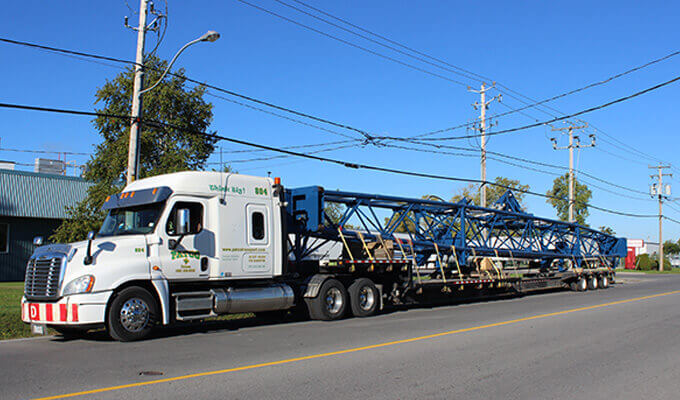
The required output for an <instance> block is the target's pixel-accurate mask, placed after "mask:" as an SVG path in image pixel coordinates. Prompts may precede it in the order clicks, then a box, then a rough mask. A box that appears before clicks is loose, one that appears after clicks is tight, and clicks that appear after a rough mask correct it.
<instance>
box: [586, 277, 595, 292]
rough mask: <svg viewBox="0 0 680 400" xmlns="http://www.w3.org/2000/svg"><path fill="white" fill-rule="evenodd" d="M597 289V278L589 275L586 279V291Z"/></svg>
mask: <svg viewBox="0 0 680 400" xmlns="http://www.w3.org/2000/svg"><path fill="white" fill-rule="evenodd" d="M595 289H597V276H595V275H591V276H589V277H588V290H595Z"/></svg>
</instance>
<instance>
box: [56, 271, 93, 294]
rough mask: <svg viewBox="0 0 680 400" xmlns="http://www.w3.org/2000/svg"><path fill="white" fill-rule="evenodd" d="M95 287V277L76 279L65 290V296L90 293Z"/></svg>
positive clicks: (88, 276)
mask: <svg viewBox="0 0 680 400" xmlns="http://www.w3.org/2000/svg"><path fill="white" fill-rule="evenodd" d="M93 286H94V276H92V275H84V276H81V277H80V278H76V279H74V280H72V281H71V282H69V283H68V285H66V287H65V288H64V294H63V295H64V296H66V295H68V294H77V293H89V292H90V291H91V290H92V287H93Z"/></svg>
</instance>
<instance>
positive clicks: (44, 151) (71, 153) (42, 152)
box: [0, 147, 91, 156]
mask: <svg viewBox="0 0 680 400" xmlns="http://www.w3.org/2000/svg"><path fill="white" fill-rule="evenodd" d="M0 151H11V152H14V153H35V154H66V155H73V156H89V155H91V154H90V153H79V152H75V151H48V150H30V149H12V148H8V147H0Z"/></svg>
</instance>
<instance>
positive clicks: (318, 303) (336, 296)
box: [305, 279, 347, 321]
mask: <svg viewBox="0 0 680 400" xmlns="http://www.w3.org/2000/svg"><path fill="white" fill-rule="evenodd" d="M305 301H306V303H307V306H308V308H309V317H310V318H311V319H320V320H323V321H332V320H336V319H340V318H342V317H343V315H345V310H346V309H347V291H346V290H345V287H344V286H343V285H342V283H341V282H340V281H338V280H337V279H328V280H326V281H325V282H324V283H323V284H322V285H321V288H320V289H319V295H318V296H316V297H314V298H312V299H305Z"/></svg>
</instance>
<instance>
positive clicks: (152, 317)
mask: <svg viewBox="0 0 680 400" xmlns="http://www.w3.org/2000/svg"><path fill="white" fill-rule="evenodd" d="M157 316H158V305H157V304H156V300H155V299H154V297H153V296H152V295H151V293H149V292H148V291H147V290H146V289H143V288H141V287H137V286H132V287H129V288H125V289H123V290H121V291H120V293H118V295H117V296H116V297H115V298H114V299H113V301H112V302H111V306H110V307H109V312H108V315H107V321H106V328H107V331H108V333H109V335H110V336H111V337H112V338H113V339H115V340H118V341H121V342H131V341H134V340H140V339H144V338H145V337H147V336H148V335H149V333H150V332H151V329H152V328H153V324H154V321H156V320H157Z"/></svg>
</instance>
